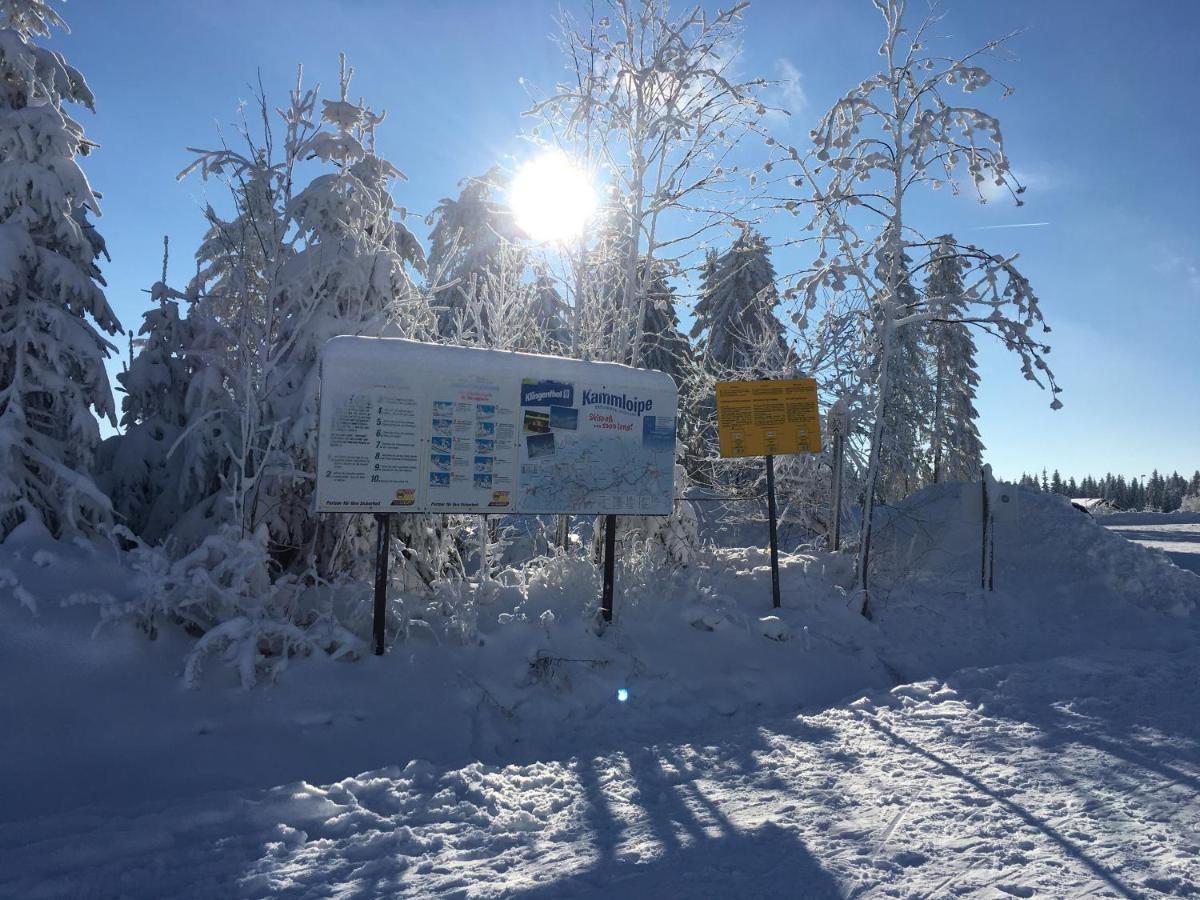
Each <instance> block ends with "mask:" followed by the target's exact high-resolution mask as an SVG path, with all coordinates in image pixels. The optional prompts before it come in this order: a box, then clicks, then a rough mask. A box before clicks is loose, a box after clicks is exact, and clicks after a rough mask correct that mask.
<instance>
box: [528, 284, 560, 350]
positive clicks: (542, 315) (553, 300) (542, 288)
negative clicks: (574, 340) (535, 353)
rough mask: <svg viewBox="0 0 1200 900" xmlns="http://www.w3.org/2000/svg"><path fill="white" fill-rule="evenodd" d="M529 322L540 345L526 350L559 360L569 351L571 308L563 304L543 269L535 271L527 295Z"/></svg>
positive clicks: (556, 289)
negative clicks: (528, 296) (552, 356)
mask: <svg viewBox="0 0 1200 900" xmlns="http://www.w3.org/2000/svg"><path fill="white" fill-rule="evenodd" d="M530 304H531V306H532V310H531V314H530V319H531V321H532V324H533V332H534V334H535V335H536V336H537V337H538V339H539V341H540V344H539V345H537V346H532V345H531V346H529V347H527V348H526V349H530V350H540V351H542V352H544V353H553V354H556V355H559V356H563V355H566V354H568V353H569V352H570V350H571V307H570V306H568V305H567V302H566V301H565V300H563V298H562V294H560V293H559V292H558V287H557V285H556V284H555V283H554V278H553V277H552V276H551V275H550V273H549V271H548V270H547V269H546V268H544V267H539V268H538V269H537V270H536V273H535V277H534V280H533V289H532V291H531V292H530Z"/></svg>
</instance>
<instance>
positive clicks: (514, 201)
mask: <svg viewBox="0 0 1200 900" xmlns="http://www.w3.org/2000/svg"><path fill="white" fill-rule="evenodd" d="M509 202H510V203H511V205H512V210H513V214H514V215H515V216H516V219H517V224H518V225H519V226H520V227H521V229H522V230H523V231H524V232H525V233H526V234H528V235H529V236H530V238H532V239H533V240H535V241H539V242H541V241H567V240H571V239H573V238H576V237H578V236H579V235H580V234H581V233H582V232H583V229H584V227H585V226H586V225H587V223H588V220H589V219H590V218H591V217H592V213H593V212H594V211H595V209H596V192H595V191H594V190H593V188H592V184H591V181H590V180H589V179H588V177H587V174H586V173H585V172H584V171H583V170H581V169H580V168H579V167H578V166H576V165H575V164H574V163H573V162H572V161H571V160H570V159H569V158H568V157H567V155H566V154H564V153H562V152H561V151H558V150H547V151H545V152H543V153H542V154H541V155H540V156H537V157H536V158H534V159H532V160H530V161H529V162H527V163H525V165H523V166H522V167H521V169H520V171H519V172H517V176H516V178H514V179H513V183H512V189H511V191H510V194H509Z"/></svg>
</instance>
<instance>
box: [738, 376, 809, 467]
mask: <svg viewBox="0 0 1200 900" xmlns="http://www.w3.org/2000/svg"><path fill="white" fill-rule="evenodd" d="M717 433H718V436H719V437H720V440H721V456H725V457H730V456H776V455H778V454H783V453H820V452H821V419H820V416H819V415H818V413H817V383H816V381H814V380H813V379H811V378H794V379H790V380H786V381H718V382H717Z"/></svg>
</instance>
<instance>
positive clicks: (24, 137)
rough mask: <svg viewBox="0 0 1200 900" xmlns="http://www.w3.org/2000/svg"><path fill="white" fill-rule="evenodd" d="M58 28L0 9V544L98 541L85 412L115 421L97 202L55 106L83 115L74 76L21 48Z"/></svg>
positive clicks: (99, 499) (91, 431)
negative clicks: (40, 539)
mask: <svg viewBox="0 0 1200 900" xmlns="http://www.w3.org/2000/svg"><path fill="white" fill-rule="evenodd" d="M55 27H59V28H65V24H64V22H63V21H62V19H61V18H59V16H58V13H57V12H55V10H54V9H53V7H52V6H51V4H50V3H48V2H46V0H5V2H4V3H3V4H0V539H3V538H4V537H6V536H7V535H8V534H9V533H10V532H11V531H12V530H13V529H14V528H15V527H16V526H17V525H19V524H21V523H22V522H27V521H28V522H40V523H41V524H43V525H44V526H45V527H46V528H48V529H49V530H50V532H51V533H52V534H54V535H67V534H96V533H102V532H103V531H104V529H105V528H106V527H107V526H108V524H109V522H110V521H111V515H112V509H111V504H110V503H109V500H108V498H107V497H106V496H105V495H104V493H103V492H102V491H101V490H100V489H99V488H98V487H97V486H96V483H95V482H94V481H93V479H92V475H91V468H92V461H93V454H94V451H95V447H96V444H97V442H98V440H99V429H98V427H97V424H96V418H95V416H101V417H105V418H108V419H109V420H110V421H112V422H113V423H114V424H115V420H116V411H115V409H114V406H113V397H112V391H111V388H110V386H109V383H108V376H107V374H106V373H105V370H104V360H105V358H106V357H107V356H108V354H109V352H110V351H113V350H115V349H116V348H115V347H113V345H112V344H111V343H109V341H108V340H106V339H105V337H104V333H107V334H116V333H117V332H119V331H120V330H121V325H120V323H119V322H118V321H117V317H116V316H115V315H114V314H113V311H112V309H111V308H110V307H109V305H108V301H107V300H106V299H105V296H104V292H103V290H102V289H101V285H103V283H104V280H103V278H102V277H101V275H100V269H99V267H98V266H97V262H96V261H97V259H98V258H99V257H100V255H101V254H103V253H105V247H104V240H103V239H102V238H101V237H100V235H99V233H98V232H97V231H96V230H95V228H94V227H93V226H92V224H91V222H90V221H89V216H91V215H98V214H99V211H100V210H99V204H98V203H97V200H96V195H95V194H94V193H93V192H92V189H91V187H90V185H89V184H88V181H87V178H86V177H85V176H84V174H83V171H82V169H80V167H79V163H78V161H77V157H79V156H84V155H87V154H88V153H89V152H90V151H91V149H92V147H93V146H94V145H93V144H91V143H90V142H89V141H88V140H87V139H86V138H85V137H84V134H83V129H82V127H80V125H79V123H78V122H76V121H75V120H74V119H73V118H71V116H70V115H69V113H68V111H67V109H66V107H65V106H64V104H69V103H77V104H81V105H82V106H84V107H86V108H87V109H89V110H94V109H95V106H94V97H93V96H92V92H91V91H90V90H89V89H88V86H87V82H85V81H84V78H83V76H82V75H81V74H80V73H79V72H78V71H77V70H76V69H75V68H73V67H72V66H70V65H69V64H68V63H67V62H66V60H65V59H64V58H63V56H62V54H60V53H56V52H53V51H50V50H47V49H46V48H44V47H40V46H38V45H37V44H36V43H34V39H35V38H46V37H49V36H50V32H51V29H52V28H55Z"/></svg>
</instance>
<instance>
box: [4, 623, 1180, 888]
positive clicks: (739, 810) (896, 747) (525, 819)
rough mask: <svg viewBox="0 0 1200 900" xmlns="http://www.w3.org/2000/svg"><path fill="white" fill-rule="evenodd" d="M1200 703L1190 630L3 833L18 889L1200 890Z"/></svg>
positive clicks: (10, 881)
mask: <svg viewBox="0 0 1200 900" xmlns="http://www.w3.org/2000/svg"><path fill="white" fill-rule="evenodd" d="M1198 684H1200V659H1198V658H1197V654H1196V653H1195V635H1194V633H1193V632H1192V629H1191V628H1190V627H1184V628H1183V629H1181V630H1180V633H1179V635H1178V637H1177V639H1176V641H1175V643H1173V644H1170V643H1169V644H1167V645H1163V646H1158V647H1156V648H1154V649H1153V650H1141V651H1121V652H1115V651H1106V652H1104V653H1099V654H1089V655H1087V656H1082V657H1081V656H1076V657H1063V658H1058V659H1054V660H1050V661H1042V662H1036V663H1024V664H1018V665H1009V666H999V667H994V668H990V669H967V670H963V671H960V672H958V673H957V674H955V675H953V676H951V677H950V678H948V679H947V680H946V681H945V682H940V681H928V682H921V683H916V684H911V685H906V686H902V687H899V688H896V689H895V690H893V691H892V692H891V693H890V694H882V695H878V696H875V697H872V698H870V699H863V700H860V701H858V702H856V703H853V704H851V705H850V706H849V707H847V708H840V709H833V710H828V711H825V712H821V713H818V714H816V715H811V716H800V717H797V718H785V719H778V720H774V721H770V722H768V723H766V724H764V725H762V726H759V727H756V728H746V727H742V728H740V729H731V730H728V731H727V732H726V733H714V734H712V735H711V738H710V740H709V741H708V742H706V743H684V744H661V745H657V746H651V747H647V748H638V749H631V750H628V751H615V752H608V753H605V754H604V755H600V756H597V757H594V758H590V757H587V756H580V757H576V758H572V759H567V760H563V761H545V762H537V763H533V764H529V765H522V766H508V767H493V766H486V765H483V764H479V763H476V764H472V765H468V766H466V767H463V768H451V769H442V768H438V767H435V766H432V765H430V764H427V763H421V762H414V763H410V764H409V765H407V766H406V767H404V768H402V769H401V768H389V769H381V770H377V771H374V772H370V773H367V774H364V775H359V776H356V777H352V778H346V779H345V780H342V781H340V782H337V783H335V784H331V785H326V786H321V787H317V786H313V785H309V784H305V783H297V784H293V785H288V786H281V787H278V788H274V789H271V790H267V791H259V792H245V793H221V794H212V795H208V796H205V797H202V798H199V799H197V800H194V801H190V802H187V803H184V804H181V805H165V806H163V807H162V808H155V807H149V808H145V809H143V810H141V811H139V812H137V813H135V814H122V815H118V816H112V815H108V814H105V813H104V811H102V810H91V811H78V812H73V813H65V814H61V815H54V816H48V817H45V818H42V819H35V820H32V821H25V822H17V823H11V824H6V825H3V826H0V895H3V896H13V897H39V896H70V897H109V896H125V897H163V896H197V897H214V896H222V897H232V896H249V897H263V896H294V897H327V896H412V897H417V896H421V897H426V896H455V897H496V896H520V897H530V898H540V897H546V898H550V897H579V896H595V897H654V898H666V897H685V896H686V897H721V898H728V897H882V896H902V897H934V896H976V897H1004V896H1015V897H1033V896H1040V897H1068V896H1069V897H1083V896H1090V897H1157V896H1189V895H1194V894H1196V893H1198V892H1200V716H1198V715H1197V712H1196V711H1197V706H1196V696H1195V690H1196V687H1197V685H1198ZM727 727H728V726H727Z"/></svg>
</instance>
